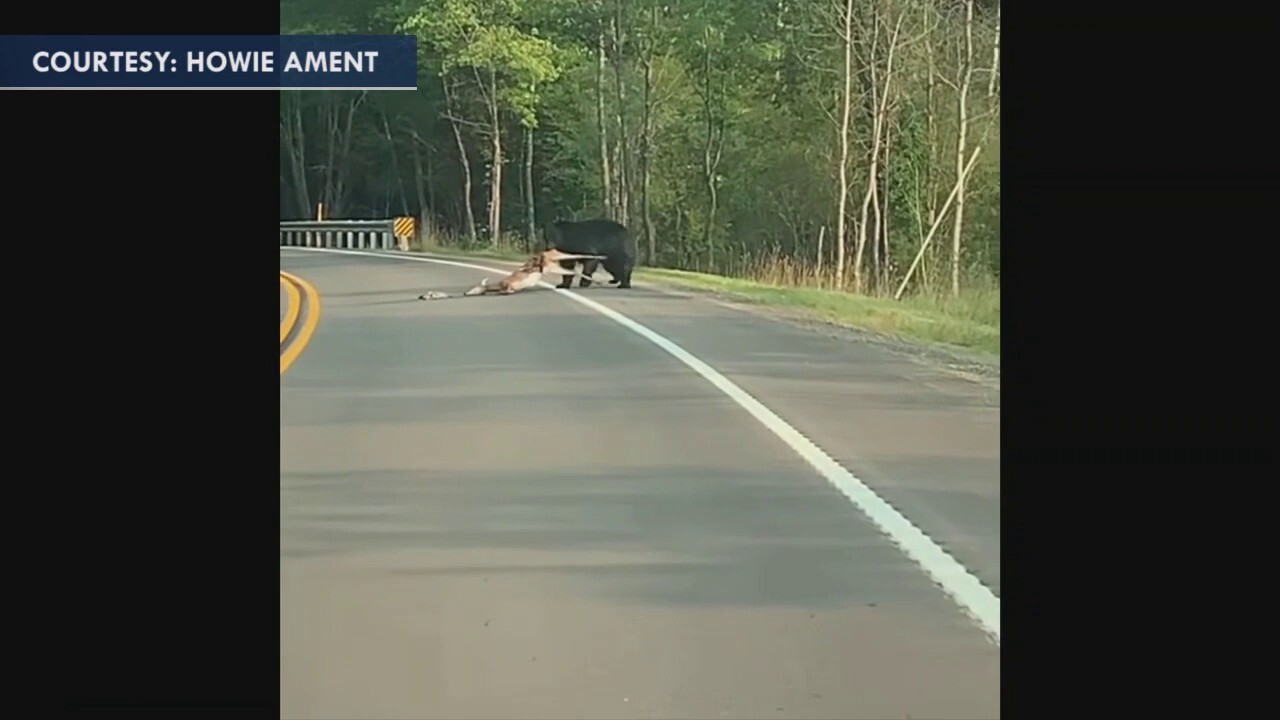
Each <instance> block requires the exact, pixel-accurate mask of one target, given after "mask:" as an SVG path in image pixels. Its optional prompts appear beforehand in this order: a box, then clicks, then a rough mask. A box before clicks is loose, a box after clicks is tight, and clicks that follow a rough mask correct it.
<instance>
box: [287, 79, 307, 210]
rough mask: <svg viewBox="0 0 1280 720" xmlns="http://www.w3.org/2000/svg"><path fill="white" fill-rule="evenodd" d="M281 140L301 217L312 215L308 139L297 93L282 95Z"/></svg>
mask: <svg viewBox="0 0 1280 720" xmlns="http://www.w3.org/2000/svg"><path fill="white" fill-rule="evenodd" d="M280 105H281V112H280V139H281V140H282V141H283V142H284V146H285V147H286V148H288V150H289V170H290V173H291V174H292V176H293V192H294V197H295V199H296V200H297V202H298V209H299V211H300V212H301V213H302V215H301V217H308V216H310V214H311V193H310V191H309V190H308V189H307V137H306V134H305V133H304V132H303V127H302V98H301V96H300V95H299V93H298V92H297V91H291V90H286V91H284V92H282V93H280Z"/></svg>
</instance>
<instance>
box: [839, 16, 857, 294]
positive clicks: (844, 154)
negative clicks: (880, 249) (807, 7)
mask: <svg viewBox="0 0 1280 720" xmlns="http://www.w3.org/2000/svg"><path fill="white" fill-rule="evenodd" d="M853 6H854V0H845V5H844V17H843V20H844V36H843V38H844V92H843V95H842V97H841V98H840V105H841V117H840V197H839V200H838V201H837V203H836V268H835V269H836V279H835V285H836V289H837V290H844V256H845V244H846V243H847V242H848V235H849V231H848V229H847V228H846V222H845V208H846V207H848V204H849V113H850V111H851V110H852V108H853V97H852V95H853ZM857 277H858V268H857V265H855V266H854V278H855V279H854V283H855V285H856V284H857V282H858V280H857Z"/></svg>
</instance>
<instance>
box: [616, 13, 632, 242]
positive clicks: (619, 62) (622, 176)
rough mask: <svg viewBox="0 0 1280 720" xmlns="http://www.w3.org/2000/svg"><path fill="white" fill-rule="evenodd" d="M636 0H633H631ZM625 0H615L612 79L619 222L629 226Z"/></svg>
mask: <svg viewBox="0 0 1280 720" xmlns="http://www.w3.org/2000/svg"><path fill="white" fill-rule="evenodd" d="M632 1H633V2H634V0H632ZM625 6H626V5H625V2H624V0H615V2H614V16H613V20H612V21H611V22H610V28H611V30H612V34H613V38H612V40H613V79H614V86H615V91H616V92H617V97H618V105H617V108H616V109H615V112H614V118H615V120H616V123H617V126H618V137H617V139H616V140H615V142H617V143H618V206H617V213H618V218H617V219H618V222H620V223H622V224H623V225H627V224H628V223H629V222H630V221H631V182H630V180H631V178H630V172H631V158H630V153H629V152H628V150H629V147H628V145H629V142H628V141H629V135H628V133H627V89H626V88H627V85H626V82H625V81H624V70H625V60H626V58H625V57H624V56H623V42H624V41H625V36H624V33H625V28H624V26H623V22H625V20H626V16H625V15H624V13H623V8H624V7H625Z"/></svg>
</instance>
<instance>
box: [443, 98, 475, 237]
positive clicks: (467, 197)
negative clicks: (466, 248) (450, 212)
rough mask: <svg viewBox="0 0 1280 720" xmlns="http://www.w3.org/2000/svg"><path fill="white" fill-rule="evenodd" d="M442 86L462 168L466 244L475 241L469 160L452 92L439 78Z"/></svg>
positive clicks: (463, 217)
mask: <svg viewBox="0 0 1280 720" xmlns="http://www.w3.org/2000/svg"><path fill="white" fill-rule="evenodd" d="M440 80H441V83H442V84H443V85H444V100H445V107H446V108H447V109H448V111H449V125H450V126H451V127H452V128H453V139H454V141H455V142H457V144H458V161H459V162H460V163H461V166H462V219H463V223H464V224H463V228H464V232H466V235H467V242H475V239H476V215H475V212H474V211H473V210H472V209H471V160H469V159H468V158H467V144H466V143H465V142H463V140H462V127H461V126H460V125H459V123H458V118H457V108H456V107H455V105H454V100H453V92H452V89H451V86H450V82H449V80H447V79H445V78H443V77H442V78H440Z"/></svg>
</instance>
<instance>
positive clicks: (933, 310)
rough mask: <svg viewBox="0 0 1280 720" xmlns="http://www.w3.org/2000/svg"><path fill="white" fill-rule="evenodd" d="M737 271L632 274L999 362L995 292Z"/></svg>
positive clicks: (765, 267) (758, 269)
mask: <svg viewBox="0 0 1280 720" xmlns="http://www.w3.org/2000/svg"><path fill="white" fill-rule="evenodd" d="M423 249H424V250H426V251H428V252H438V253H441V254H456V255H466V256H470V257H483V258H492V259H496V260H514V261H519V260H523V259H524V257H525V256H526V253H524V252H523V251H522V250H521V249H519V248H515V247H501V248H499V249H496V250H495V249H491V248H484V249H480V248H475V249H459V248H457V247H453V246H442V245H438V244H427V245H425V246H424V248H423ZM735 270H736V271H737V273H738V274H741V275H744V276H746V277H726V276H724V275H712V274H707V273H699V272H689V271H685V270H668V269H660V268H640V269H637V270H636V271H635V279H636V280H637V281H639V282H648V283H652V284H656V285H666V286H673V287H682V288H686V289H690V290H702V291H708V292H712V293H715V294H717V295H720V296H723V297H726V298H731V299H734V300H739V301H742V302H746V303H751V304H758V305H761V306H764V307H766V308H769V309H774V310H779V311H782V312H784V313H785V314H789V315H792V316H794V317H798V318H804V319H810V320H819V321H823V322H828V323H831V324H834V325H839V326H843V327H848V328H855V329H859V330H867V331H871V332H874V333H878V334H881V335H885V336H889V337H893V338H897V339H900V340H907V341H915V342H925V343H931V344H941V345H948V346H952V347H958V348H964V349H966V350H972V351H978V352H980V353H985V354H990V355H994V356H997V357H998V356H999V355H1000V289H999V287H998V286H990V285H984V286H978V287H974V288H971V289H968V290H966V291H965V292H963V293H961V296H960V297H959V298H957V299H952V298H950V297H948V296H945V295H940V294H927V293H921V294H915V295H905V296H903V298H902V300H894V299H892V298H891V297H875V296H869V295H855V294H853V293H849V292H839V291H836V290H830V289H824V288H821V287H818V286H817V282H818V281H817V279H815V278H814V277H813V274H812V272H806V271H804V269H803V268H801V267H798V266H796V265H795V264H793V263H789V262H787V261H786V260H785V259H782V260H779V259H778V258H776V257H773V258H764V259H762V260H761V261H760V262H746V263H742V264H741V267H739V268H735Z"/></svg>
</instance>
